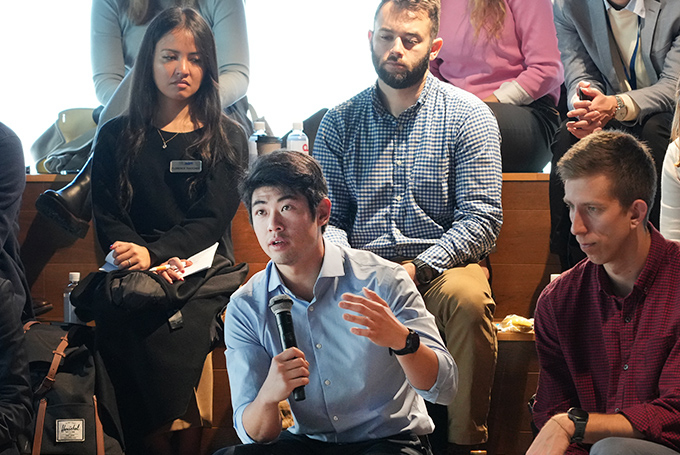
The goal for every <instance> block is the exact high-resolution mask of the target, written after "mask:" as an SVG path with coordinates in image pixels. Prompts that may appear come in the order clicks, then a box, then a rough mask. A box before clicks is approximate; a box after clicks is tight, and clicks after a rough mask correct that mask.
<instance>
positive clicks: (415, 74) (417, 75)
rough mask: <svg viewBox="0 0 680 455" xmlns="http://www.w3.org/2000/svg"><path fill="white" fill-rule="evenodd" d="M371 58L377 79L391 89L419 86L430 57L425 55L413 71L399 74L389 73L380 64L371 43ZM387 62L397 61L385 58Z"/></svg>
mask: <svg viewBox="0 0 680 455" xmlns="http://www.w3.org/2000/svg"><path fill="white" fill-rule="evenodd" d="M371 56H372V57H373V67H374V68H375V72H376V73H378V77H379V78H380V80H382V81H383V82H384V83H386V84H387V85H388V86H390V87H392V88H393V89H402V88H409V87H413V86H414V85H417V84H420V83H421V82H422V81H423V78H424V77H425V73H426V72H427V69H428V68H429V66H430V56H429V54H426V55H425V57H423V59H422V60H421V61H419V62H418V63H417V64H416V66H414V67H413V69H410V70H407V71H406V72H404V73H400V74H398V73H390V72H389V71H387V70H386V69H385V67H384V66H382V65H381V64H380V57H379V56H378V55H376V53H375V52H374V51H373V43H371ZM389 61H393V62H396V61H397V59H396V58H391V57H387V60H386V62H389Z"/></svg>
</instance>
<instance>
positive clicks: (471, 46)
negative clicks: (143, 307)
mask: <svg viewBox="0 0 680 455" xmlns="http://www.w3.org/2000/svg"><path fill="white" fill-rule="evenodd" d="M439 36H440V37H441V38H442V39H443V40H444V45H443V46H442V49H441V50H440V51H439V55H438V56H437V58H436V59H435V60H434V61H432V62H431V63H430V70H431V71H432V74H434V75H435V76H437V77H438V78H439V79H441V80H442V81H446V82H450V83H451V84H453V85H455V86H456V87H460V88H462V89H464V90H467V91H468V92H470V93H472V94H474V95H476V96H477V97H479V98H481V99H482V100H483V101H485V102H486V103H487V104H488V105H489V107H490V108H491V110H492V111H493V112H494V114H495V115H496V119H497V120H498V126H499V128H500V130H501V138H502V143H501V155H502V158H503V172H541V171H542V170H543V168H544V167H545V165H546V164H547V163H548V162H549V161H550V157H551V153H550V145H551V144H552V140H553V137H554V135H555V132H556V131H557V128H558V127H559V125H560V116H559V113H558V111H557V108H556V105H557V103H558V101H559V97H560V85H561V84H562V82H563V81H564V76H563V70H562V63H561V62H560V53H559V51H558V49H557V37H556V34H555V25H554V23H553V15H552V3H551V1H550V0H446V1H443V2H442V10H441V27H440V29H439Z"/></svg>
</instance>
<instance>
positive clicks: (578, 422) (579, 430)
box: [567, 408, 588, 442]
mask: <svg viewBox="0 0 680 455" xmlns="http://www.w3.org/2000/svg"><path fill="white" fill-rule="evenodd" d="M567 415H568V416H569V419H571V421H572V422H574V427H575V428H576V429H575V430H574V436H572V437H571V442H582V441H583V437H584V436H585V435H586V424H587V423H588V412H587V411H584V410H583V409H581V408H571V409H569V410H568V411H567Z"/></svg>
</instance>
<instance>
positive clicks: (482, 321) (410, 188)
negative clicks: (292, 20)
mask: <svg viewBox="0 0 680 455" xmlns="http://www.w3.org/2000/svg"><path fill="white" fill-rule="evenodd" d="M439 9H440V2H439V1H438V0H383V1H382V2H381V3H380V5H379V7H378V10H377V12H376V15H375V20H374V28H373V30H372V31H369V33H368V38H369V42H370V47H371V53H372V57H373V64H374V66H375V69H376V72H377V74H378V80H377V83H376V84H375V85H373V86H372V87H370V88H368V89H367V90H364V91H363V92H361V93H359V94H358V95H356V96H355V97H353V98H351V99H350V100H348V101H346V102H344V103H343V104H341V105H339V106H337V107H335V108H334V109H331V110H330V111H328V113H327V114H326V116H325V117H324V119H323V121H322V123H321V126H320V128H319V132H318V135H317V137H316V141H315V143H314V156H315V158H317V159H318V160H319V162H320V163H321V166H322V168H323V171H324V175H325V177H326V179H327V180H328V186H329V194H330V199H331V201H332V202H333V206H332V210H331V217H330V225H329V227H328V229H327V231H326V233H325V238H326V239H327V240H329V241H332V242H336V243H339V244H343V245H346V246H351V247H353V248H359V249H364V250H368V251H372V252H373V253H376V254H378V255H379V256H382V257H383V258H386V259H390V260H393V261H396V262H399V263H401V264H402V265H403V267H404V268H405V269H406V271H407V272H408V274H409V276H410V277H411V279H412V280H413V281H414V282H415V284H416V285H417V286H418V289H419V291H420V292H421V294H422V295H423V297H424V300H425V304H426V306H427V309H428V310H429V311H430V312H431V313H432V314H433V315H434V316H435V319H436V321H437V325H438V327H439V330H440V331H441V332H442V333H443V334H444V341H445V343H446V346H447V348H448V350H449V352H450V353H451V355H452V356H453V358H454V359H455V361H456V363H457V364H458V367H459V370H458V372H459V384H458V394H457V396H456V397H455V399H454V400H453V402H452V403H451V404H450V405H449V406H448V414H449V415H448V442H449V443H451V445H452V446H451V447H449V448H448V449H449V453H456V452H458V451H460V453H469V451H470V449H471V448H472V447H471V446H475V445H479V444H482V443H484V442H486V440H487V437H488V431H487V426H486V420H487V414H488V411H489V402H490V394H491V387H492V385H493V376H494V370H495V366H496V351H497V342H496V335H495V332H494V327H493V314H494V310H495V306H496V305H495V302H494V300H493V298H492V295H491V288H490V285H489V282H488V279H487V277H486V275H485V273H484V271H483V270H482V268H481V267H480V266H479V265H478V262H479V261H480V260H481V259H483V258H485V257H486V256H487V255H488V254H489V252H490V251H491V249H492V248H493V246H494V245H495V243H496V238H497V236H498V233H499V231H500V228H501V224H502V216H503V215H502V209H501V183H502V174H501V155H500V134H499V131H498V124H497V123H496V120H495V118H494V116H493V114H492V113H491V111H490V110H489V108H488V107H487V106H486V105H485V104H484V103H483V102H482V101H481V100H479V98H477V97H475V96H473V95H471V94H470V93H467V92H465V91H463V90H461V89H458V88H456V87H453V86H451V85H450V84H446V83H443V82H440V81H439V80H438V79H437V78H435V77H434V76H432V75H431V74H429V72H428V64H429V62H430V61H431V60H433V59H434V58H435V57H436V56H437V53H438V52H439V50H440V49H441V46H442V40H441V39H440V38H437V33H438V28H439ZM461 446H463V447H461Z"/></svg>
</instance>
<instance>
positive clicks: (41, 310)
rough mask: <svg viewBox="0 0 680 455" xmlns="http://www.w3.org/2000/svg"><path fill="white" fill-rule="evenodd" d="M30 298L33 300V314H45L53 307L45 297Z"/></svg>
mask: <svg viewBox="0 0 680 455" xmlns="http://www.w3.org/2000/svg"><path fill="white" fill-rule="evenodd" d="M32 300H33V314H34V315H35V316H40V315H41V314H45V313H47V312H48V311H50V310H51V309H52V308H54V307H53V306H52V304H51V303H50V302H48V301H47V300H45V299H36V298H35V297H33V299H32Z"/></svg>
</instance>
